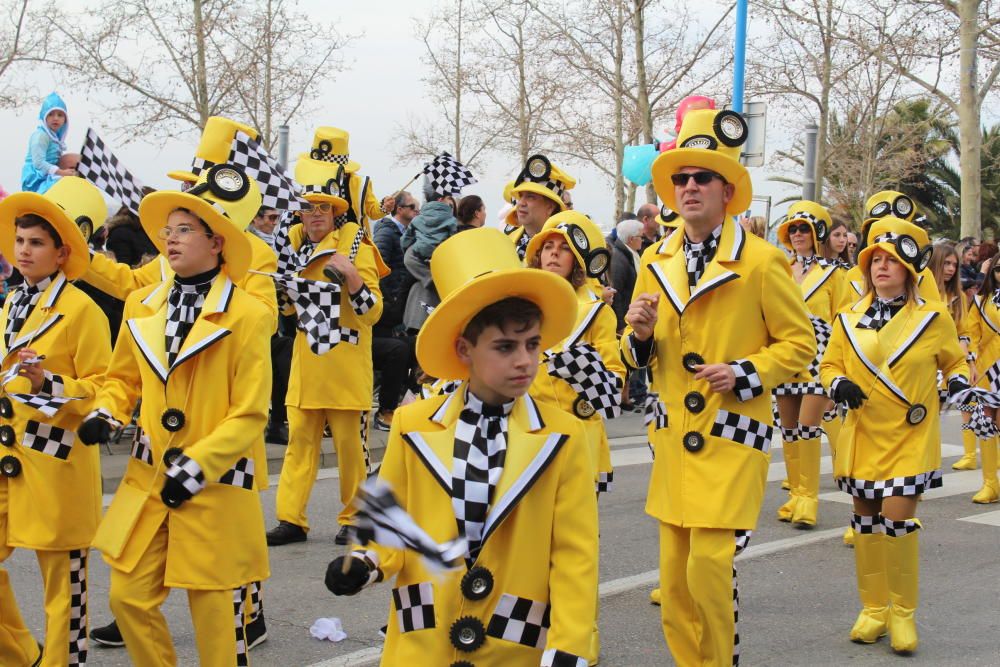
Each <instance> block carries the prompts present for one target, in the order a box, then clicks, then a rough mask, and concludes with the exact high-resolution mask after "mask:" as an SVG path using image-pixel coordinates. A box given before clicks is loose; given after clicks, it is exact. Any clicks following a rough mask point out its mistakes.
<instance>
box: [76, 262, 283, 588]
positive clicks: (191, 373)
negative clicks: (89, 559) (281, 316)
mask: <svg viewBox="0 0 1000 667" xmlns="http://www.w3.org/2000/svg"><path fill="white" fill-rule="evenodd" d="M172 284H173V281H172V280H168V281H167V282H164V283H160V284H159V285H155V286H151V287H146V288H143V289H141V290H138V291H136V292H134V293H133V294H132V295H130V296H129V298H128V300H127V301H126V303H125V315H124V323H123V326H122V333H121V335H120V336H119V338H118V344H117V345H116V347H115V350H114V354H113V355H112V359H111V365H110V366H109V367H108V373H107V379H106V380H105V384H104V386H103V387H102V389H101V392H100V395H99V396H98V399H97V401H96V405H97V406H99V408H100V409H102V410H106V411H107V412H108V413H110V416H111V417H113V418H114V419H116V420H118V421H120V422H127V421H128V419H129V417H130V416H131V413H132V407H133V406H134V405H135V403H136V401H137V400H138V399H139V398H141V399H142V408H141V412H140V414H139V425H140V426H141V427H142V430H143V433H144V434H145V436H146V441H145V442H140V443H138V445H137V446H136V447H135V448H134V449H133V452H132V458H131V459H130V460H129V463H128V467H127V468H126V470H125V477H124V478H123V479H122V482H121V484H122V485H123V486H128V487H132V489H138V490H139V491H141V497H142V498H143V499H144V500H140V501H139V502H141V503H142V508H141V510H140V511H139V514H138V519H137V521H136V523H135V525H134V527H132V528H131V529H129V527H127V526H118V527H117V528H118V529H120V530H122V531H123V532H125V533H127V540H126V542H125V547H124V550H123V552H122V553H121V555H120V556H118V557H112V556H110V555H108V554H107V553H106V554H105V560H106V561H107V562H108V564H109V565H111V567H113V568H115V569H117V570H120V571H123V572H130V571H131V570H132V568H133V567H135V564H136V562H137V561H138V559H139V557H140V556H141V555H142V554H143V553H144V552H145V551H146V548H147V546H148V545H149V541H150V540H151V539H152V537H153V535H154V534H155V533H156V531H157V529H158V528H159V526H160V525H161V524H162V523H163V522H164V521H166V522H167V526H168V528H169V530H170V537H169V543H168V551H167V565H166V575H165V585H167V586H171V587H177V588H194V589H210V590H217V589H232V588H236V587H238V586H242V585H243V584H246V583H248V582H251V581H260V580H262V579H266V578H267V577H268V576H269V573H268V565H267V545H266V544H265V541H264V515H263V511H262V509H261V504H260V497H259V495H258V494H257V493H256V491H254V485H253V480H252V477H254V476H255V474H256V473H257V471H259V470H263V469H264V467H263V465H262V463H263V462H260V461H258V460H257V459H256V454H257V450H256V448H255V447H254V443H255V442H256V440H257V438H258V437H259V434H260V433H261V432H263V430H264V426H265V424H266V423H267V404H268V398H269V396H270V391H271V360H270V356H271V354H270V343H269V338H270V329H269V328H268V323H269V322H270V313H268V312H267V310H266V309H265V308H264V307H263V306H262V305H261V304H260V303H259V302H258V301H257V300H256V299H254V298H253V297H251V296H249V295H248V294H247V293H246V292H244V291H243V290H241V289H239V288H238V287H236V286H235V285H234V284H233V283H232V281H230V280H229V279H228V277H227V276H226V275H225V270H223V272H222V273H220V274H219V276H218V277H217V278H216V279H215V282H214V283H213V285H212V288H211V290H210V291H209V293H208V296H207V297H206V298H205V305H204V307H203V308H202V310H201V313H200V314H199V316H198V319H197V320H195V323H194V326H192V328H191V331H190V333H189V334H188V336H187V338H186V339H185V341H184V345H183V347H182V348H181V350H180V352H179V353H178V355H177V358H176V359H175V361H174V363H173V365H172V366H170V367H168V366H167V354H166V351H165V337H164V329H165V326H166V317H167V302H166V299H167V294H168V293H169V291H170V287H171V285H172ZM168 408H174V409H178V410H181V411H182V412H183V413H184V417H185V421H184V424H183V426H182V427H181V428H180V430H178V431H175V432H171V431H168V430H167V429H166V428H165V427H164V424H163V423H162V421H161V420H162V417H163V414H164V412H165V411H166V410H167V409H168ZM178 447H179V448H181V449H182V450H183V453H184V454H185V455H186V456H188V457H190V458H191V459H193V460H194V461H195V462H196V463H197V464H198V465H199V466H200V468H201V470H202V472H203V474H204V476H205V480H206V481H207V486H206V487H205V488H204V489H203V490H202V491H201V492H199V493H198V494H196V495H195V496H194V497H193V498H192V499H190V500H188V501H186V502H185V503H184V504H183V505H181V506H180V507H179V508H177V509H173V510H169V509H168V508H167V507H166V506H165V505H164V504H163V502H162V501H161V500H160V491H161V489H162V488H163V481H164V479H165V477H164V473H165V471H166V469H167V466H166V465H165V464H164V463H163V456H164V453H165V452H166V451H167V450H168V449H172V448H178ZM132 501H134V498H133V497H132V495H129V494H123V492H122V490H121V489H119V491H118V493H116V495H115V499H114V501H112V504H111V508H110V509H109V511H108V515H107V516H108V518H106V519H105V521H107V520H109V519H110V518H113V517H114V516H117V515H118V514H117V513H116V511H115V510H117V509H121V508H119V507H116V505H115V503H118V502H121V503H124V502H132Z"/></svg>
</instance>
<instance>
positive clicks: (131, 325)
mask: <svg viewBox="0 0 1000 667" xmlns="http://www.w3.org/2000/svg"><path fill="white" fill-rule="evenodd" d="M125 323H126V324H127V325H128V330H129V332H130V333H131V334H132V340H134V341H135V344H136V345H137V346H138V347H139V351H140V352H141V353H142V356H143V357H145V359H146V363H148V364H149V367H150V368H152V369H153V372H154V373H156V377H158V378H160V382H162V383H163V384H166V383H167V375H169V372H168V371H167V369H166V367H164V366H163V365H162V364H161V363H160V360H159V359H157V358H156V355H155V354H153V351H152V350H150V349H149V346H148V345H147V344H146V340H145V339H144V338H143V337H142V335H141V334H140V333H139V329H138V328H137V327H136V324H135V320H127V321H126V322H125Z"/></svg>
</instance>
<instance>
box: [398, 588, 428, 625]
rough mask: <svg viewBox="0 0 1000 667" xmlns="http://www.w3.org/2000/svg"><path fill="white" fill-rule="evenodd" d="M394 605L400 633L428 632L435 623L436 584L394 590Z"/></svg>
mask: <svg viewBox="0 0 1000 667" xmlns="http://www.w3.org/2000/svg"><path fill="white" fill-rule="evenodd" d="M392 605H393V607H394V608H395V609H396V624H397V625H398V626H399V631H400V632H412V631H414V630H427V629H429V628H433V627H434V626H435V623H434V584H432V583H430V582H429V581H427V582H424V583H422V584H410V585H409V586H400V587H399V588H394V589H392Z"/></svg>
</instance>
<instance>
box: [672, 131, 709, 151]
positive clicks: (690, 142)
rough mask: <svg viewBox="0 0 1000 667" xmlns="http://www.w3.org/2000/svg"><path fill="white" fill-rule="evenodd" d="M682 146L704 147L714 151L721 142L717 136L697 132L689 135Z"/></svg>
mask: <svg viewBox="0 0 1000 667" xmlns="http://www.w3.org/2000/svg"><path fill="white" fill-rule="evenodd" d="M680 147H681V148H703V149H705V150H710V151H714V150H715V149H716V148H718V147H719V142H718V140H717V139H716V138H715V137H710V136H708V135H707V134H696V135H694V136H693V137H688V138H687V139H685V140H684V143H683V144H681V146H680Z"/></svg>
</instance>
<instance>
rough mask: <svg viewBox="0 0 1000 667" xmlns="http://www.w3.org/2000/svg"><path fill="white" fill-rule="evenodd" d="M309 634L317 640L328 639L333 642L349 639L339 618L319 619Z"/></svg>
mask: <svg viewBox="0 0 1000 667" xmlns="http://www.w3.org/2000/svg"><path fill="white" fill-rule="evenodd" d="M309 634H311V635H312V636H313V637H315V638H316V639H328V640H330V641H332V642H339V641H343V640H344V639H347V633H346V632H344V627H343V626H342V625H341V624H340V619H339V618H317V619H316V622H315V623H313V624H312V627H311V628H309Z"/></svg>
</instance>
